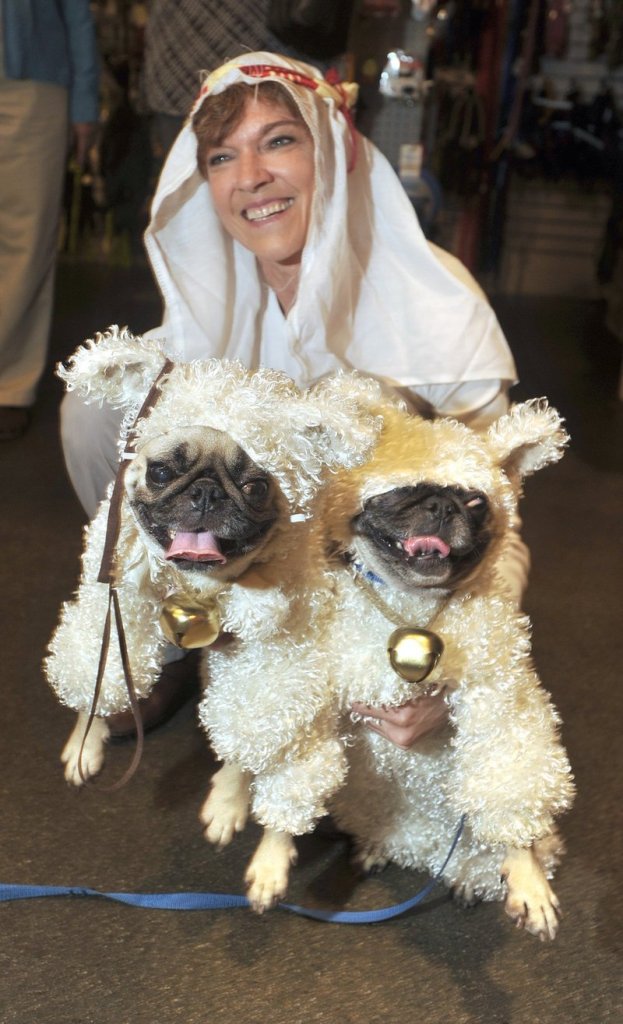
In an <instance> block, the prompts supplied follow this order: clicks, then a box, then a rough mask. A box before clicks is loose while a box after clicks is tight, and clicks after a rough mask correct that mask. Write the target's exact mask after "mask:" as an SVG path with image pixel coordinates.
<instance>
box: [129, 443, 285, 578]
mask: <svg viewBox="0 0 623 1024" xmlns="http://www.w3.org/2000/svg"><path fill="white" fill-rule="evenodd" d="M125 488H126V493H127V496H128V499H129V501H130V504H131V506H132V509H133V511H134V514H135V516H136V518H137V520H138V523H139V525H140V526H141V527H142V529H143V530H144V531H145V532H146V533H147V534H148V536H149V538H150V541H151V542H152V547H153V546H154V544H155V546H156V547H157V548H158V549H159V551H161V553H162V557H163V558H165V559H167V560H168V561H171V562H174V563H176V564H177V565H179V567H180V568H182V569H188V570H192V569H195V570H200V571H202V572H207V573H212V574H216V575H222V576H224V577H232V576H235V575H237V574H238V573H239V572H242V571H243V569H244V568H246V566H247V565H249V564H250V563H251V562H252V561H253V560H254V558H256V557H257V555H258V554H259V553H260V551H261V550H262V549H263V548H264V547H265V546H266V544H267V542H268V540H269V538H270V536H271V535H272V533H273V530H274V527H275V524H276V523H277V520H278V518H279V515H280V507H279V491H278V488H277V486H276V484H275V482H274V480H273V479H272V477H271V476H270V475H269V474H268V473H266V472H264V471H263V470H262V469H260V468H259V467H258V466H257V465H256V464H255V463H254V462H253V461H252V459H250V458H249V456H248V455H247V454H246V452H245V451H243V449H242V448H240V446H239V445H238V444H236V442H235V441H233V440H232V439H231V438H230V437H229V435H228V434H225V433H224V432H223V431H220V430H213V429H212V428H210V427H192V428H184V429H183V430H182V429H180V430H175V431H170V432H169V433H167V434H164V435H162V436H160V437H157V438H155V439H153V440H151V441H149V442H147V444H145V445H143V446H142V447H141V448H140V451H139V452H138V454H137V455H136V457H135V458H134V459H133V461H132V462H131V464H130V466H129V467H128V469H127V471H126V477H125Z"/></svg>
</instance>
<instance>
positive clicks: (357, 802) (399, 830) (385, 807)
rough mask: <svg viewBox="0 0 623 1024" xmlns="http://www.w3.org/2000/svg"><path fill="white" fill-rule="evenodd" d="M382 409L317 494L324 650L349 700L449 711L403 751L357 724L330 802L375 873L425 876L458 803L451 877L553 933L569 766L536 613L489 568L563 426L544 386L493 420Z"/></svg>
mask: <svg viewBox="0 0 623 1024" xmlns="http://www.w3.org/2000/svg"><path fill="white" fill-rule="evenodd" d="M384 421H385V425H384V430H383V433H382V436H381V438H380V441H379V443H378V445H377V446H376V448H375V450H374V453H373V455H372V457H371V458H370V459H369V460H368V461H367V462H366V464H365V465H363V466H360V467H357V468H355V469H353V470H347V471H344V472H342V473H338V474H337V475H336V477H335V478H334V479H333V480H331V481H330V482H329V483H328V485H327V488H326V490H325V492H324V519H325V529H326V532H327V536H328V539H329V542H330V544H331V545H332V547H333V550H334V551H335V552H336V553H337V556H338V557H339V558H340V559H341V561H342V569H341V571H336V572H335V574H334V587H335V598H334V606H335V608H336V618H335V620H334V622H333V626H332V629H331V631H330V634H329V636H328V641H327V653H328V657H329V660H330V663H331V669H332V672H333V674H334V681H335V685H336V687H337V689H338V694H339V697H338V699H339V703H340V706H341V707H342V708H343V709H347V708H348V707H349V705H350V704H351V703H352V702H353V701H363V702H364V703H366V704H368V705H369V706H371V707H374V706H376V707H379V706H381V705H389V706H398V705H400V704H402V703H404V702H405V701H407V700H408V699H409V698H411V697H413V696H414V695H417V694H418V693H421V692H425V690H426V688H428V689H432V690H439V689H442V688H443V689H444V690H445V700H446V703H447V704H448V706H449V710H450V723H449V726H448V728H447V729H445V730H443V731H441V732H438V733H436V734H434V735H431V736H429V737H427V738H424V739H422V740H420V741H419V742H418V743H417V744H416V745H415V746H414V747H413V748H412V749H410V750H404V749H400V748H398V747H396V746H394V745H393V744H391V743H389V742H388V741H387V740H385V739H384V738H383V737H381V736H380V735H379V734H377V733H376V732H374V731H372V730H370V729H366V728H365V727H363V726H361V725H358V726H356V727H355V729H354V730H353V732H352V737H351V741H350V743H351V745H349V747H348V760H349V773H348V777H347V782H346V785H345V786H344V787H343V788H341V789H340V791H339V792H338V793H337V794H336V795H335V797H334V798H333V800H332V801H331V812H332V814H333V816H334V819H335V821H336V822H337V824H338V825H339V826H340V827H341V828H343V829H344V830H345V831H347V832H349V833H350V834H351V835H352V836H354V838H355V840H356V844H357V848H358V860H359V862H360V864H361V865H362V866H363V867H364V868H365V869H368V870H370V869H373V868H375V867H379V866H382V865H383V864H384V863H386V862H387V861H388V860H391V861H394V862H396V863H397V864H399V865H401V866H403V867H411V868H416V869H424V870H427V871H429V872H430V873H432V874H437V873H438V872H439V871H440V869H441V867H442V865H443V862H444V859H445V857H446V855H447V854H448V850H449V848H450V845H451V843H452V839H453V836H454V835H455V833H456V830H457V824H458V822H459V821H460V819H461V817H462V816H463V815H465V816H466V817H465V826H464V831H463V834H462V837H461V840H460V842H459V844H458V846H457V848H456V851H455V852H454V855H453V856H452V858H451V859H450V862H449V863H448V865H447V867H446V868H445V870H444V871H443V880H444V882H445V883H446V884H447V885H448V886H450V887H451V888H452V889H453V891H454V894H455V895H456V896H458V898H459V899H460V901H462V902H463V903H465V904H470V903H472V902H474V901H475V900H477V899H484V900H502V899H505V900H506V911H507V913H508V914H509V915H510V916H511V918H513V919H514V921H515V922H516V924H517V925H518V926H519V927H522V926H523V927H525V928H526V929H527V930H528V931H529V932H531V933H533V934H535V935H538V936H539V937H541V938H542V939H544V938H550V939H552V938H554V936H555V934H556V931H557V927H558V911H559V906H558V901H557V899H556V896H555V895H554V893H553V892H552V889H551V887H550V885H549V882H548V880H547V879H548V877H549V878H551V875H552V871H553V868H554V866H555V865H556V864H557V862H558V859H559V857H560V854H561V852H562V844H561V840H560V838H559V836H558V834H557V832H556V828H555V824H554V823H555V819H556V818H557V816H558V815H559V814H560V813H561V812H563V811H564V810H565V809H567V808H568V807H569V806H570V804H571V802H572V797H573V785H572V777H571V773H570V768H569V764H568V761H567V757H566V754H565V751H564V749H563V747H562V746H561V743H560V740H559V735H558V727H559V719H558V716H557V713H556V711H555V710H554V708H553V706H552V704H551V702H550V699H549V697H548V695H547V694H546V693H545V691H544V690H543V689H542V687H541V685H540V683H539V679H538V677H537V675H536V673H535V671H534V668H533V666H532V664H531V661H530V635H529V623H528V620H527V619H526V617H525V616H524V615H522V614H520V613H519V612H518V611H517V610H516V609H515V607H514V605H513V603H512V602H511V601H510V600H509V599H508V597H507V596H506V594H505V592H504V589H503V586H502V584H501V581H500V580H499V579H498V578H497V576H496V571H495V564H496V560H497V559H498V558H499V555H500V552H501V551H502V550H503V547H504V544H505V539H506V538H508V536H509V530H510V524H511V522H512V520H513V516H514V515H515V512H516V506H517V500H518V495H519V491H520V486H521V481H522V479H523V478H524V477H526V476H527V475H529V474H531V473H533V472H535V471H536V470H538V469H540V468H541V467H542V466H545V465H547V464H548V463H551V462H555V461H557V460H558V459H559V458H560V457H561V455H562V453H563V449H564V446H565V444H566V442H567V436H566V434H565V432H564V430H563V427H562V423H561V420H560V418H559V416H558V414H557V413H556V412H555V410H553V409H551V408H549V407H548V406H547V404H546V403H545V402H544V401H542V400H541V401H534V402H528V403H525V404H523V405H517V406H514V407H513V408H512V409H511V411H510V412H509V413H508V414H507V415H505V416H502V417H501V418H500V419H499V420H498V421H497V422H496V423H495V424H494V425H493V426H491V427H490V428H489V430H488V431H487V432H486V433H484V434H476V433H475V432H473V431H471V430H469V429H468V428H467V427H465V426H464V425H462V424H460V423H458V422H455V421H451V420H436V421H432V422H429V421H425V420H421V419H418V418H415V417H409V416H407V415H406V414H404V413H402V412H401V411H400V410H394V411H391V410H387V409H386V410H385V413H384ZM421 630H424V631H425V633H424V635H423V636H421V635H420V631H421ZM428 634H433V636H432V638H431V637H430V636H429V635H428ZM335 637H337V638H338V639H339V642H338V643H337V644H336V643H332V638H335ZM436 638H440V639H441V641H442V645H443V653H441V656H439V654H440V650H441V645H438V644H437V639H436ZM423 643H424V653H423V654H422V650H421V645H422V644H423ZM414 645H415V646H414ZM427 668H431V669H432V670H431V671H430V673H429V674H428V675H427V676H426V679H425V681H424V682H422V683H420V684H419V685H418V684H414V679H415V678H416V677H418V678H421V677H422V675H423V673H424V672H425V671H426V670H427Z"/></svg>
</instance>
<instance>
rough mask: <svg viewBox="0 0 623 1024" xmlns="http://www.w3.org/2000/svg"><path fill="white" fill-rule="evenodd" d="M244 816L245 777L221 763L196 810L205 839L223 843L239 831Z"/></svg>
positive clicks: (247, 786)
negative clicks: (204, 798) (199, 806)
mask: <svg viewBox="0 0 623 1024" xmlns="http://www.w3.org/2000/svg"><path fill="white" fill-rule="evenodd" d="M248 815H249V784H248V777H247V775H246V774H245V773H244V772H242V771H240V769H238V768H236V767H234V766H233V765H224V766H223V767H222V768H221V769H220V771H218V772H217V773H216V775H215V776H214V778H213V780H212V788H211V789H210V792H209V794H208V796H207V798H206V800H205V801H204V803H203V806H202V808H201V811H200V812H199V820H200V821H201V824H202V825H203V826H204V835H205V837H206V839H207V840H208V842H209V843H213V844H214V846H218V847H220V848H222V847H224V846H227V845H228V843H231V841H232V839H233V838H234V836H235V834H236V832H242V830H243V829H244V827H245V825H246V823H247V817H248Z"/></svg>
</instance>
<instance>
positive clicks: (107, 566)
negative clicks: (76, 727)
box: [78, 359, 173, 792]
mask: <svg viewBox="0 0 623 1024" xmlns="http://www.w3.org/2000/svg"><path fill="white" fill-rule="evenodd" d="M172 369H173V363H172V362H171V360H170V359H166V360H165V362H164V363H163V365H162V368H161V370H160V373H159V374H158V376H157V377H156V379H155V381H154V382H153V384H152V386H151V388H150V389H149V392H148V394H147V397H146V398H145V401H144V402H143V404H142V406H141V408H140V410H139V413H138V415H137V417H136V419H135V421H134V425H133V427H132V429H131V430H130V432H129V434H128V438H127V442H126V446H125V454H126V456H131V455H133V454H134V450H135V441H136V425H137V423H138V422H139V420H141V419H143V417H144V416H145V415H146V414H147V413H148V412H149V410H150V409H151V407H152V406H153V405H154V404H155V402H156V401H157V400H158V396H159V393H160V383H161V380H162V378H163V377H164V376H165V375H166V374H167V373H170V371H171V370H172ZM127 465H128V460H127V458H125V459H122V460H121V462H120V463H119V468H118V470H117V475H116V477H115V482H114V485H113V491H112V494H111V497H110V507H109V512H108V522H107V525H106V537H105V540H104V550H103V553H102V560H101V563H100V568H99V573H98V577H97V580H98V583H103V584H106V585H107V586H108V609H107V612H106V619H105V621H104V631H103V634H102V647H101V651H100V658H99V664H98V666H97V678H96V680H95V687H94V690H93V700H92V702H91V710H90V712H89V717H88V720H87V724H86V728H85V730H84V735H83V737H82V746H81V747H80V753H79V755H78V771H79V773H80V778H81V779H82V781H83V782H86V781H87V780H86V778H85V777H84V775H83V772H82V754H83V751H84V745H85V743H86V739H87V736H88V734H89V731H90V729H91V726H92V724H93V719H94V718H95V715H96V711H97V703H98V701H99V696H100V692H101V689H102V681H103V678H104V672H105V670H106V662H107V660H108V651H109V647H110V634H111V620H112V616H113V615H114V619H115V628H116V633H117V642H118V644H119V653H120V655H121V664H122V666H123V675H124V678H125V683H126V687H127V690H128V697H129V699H130V708H131V711H132V715H133V718H134V723H135V726H136V747H135V750H134V755H133V757H132V761H131V763H130V765H129V766H128V768H127V769H126V771H125V772H124V774H123V776H122V778H121V779H119V781H118V782H115V783H113V785H112V786H102V787H100V788H102V789H104V790H106V791H107V792H113V791H115V790H117V789H121V788H122V786H124V785H125V784H126V782H128V781H129V779H131V778H132V776H133V775H134V773H135V771H136V769H137V768H138V765H139V763H140V760H141V757H142V755H143V743H144V730H143V720H142V718H141V714H140V711H139V707H138V698H137V696H136V690H135V687H134V680H133V678H132V668H131V665H130V657H129V654H128V647H127V643H126V639H125V630H124V628H123V617H122V615H121V606H120V604H119V594H118V591H117V588H116V585H115V584H116V579H115V548H116V544H117V540H118V538H119V526H120V521H121V520H120V511H121V502H122V500H123V478H124V475H125V470H126V467H127Z"/></svg>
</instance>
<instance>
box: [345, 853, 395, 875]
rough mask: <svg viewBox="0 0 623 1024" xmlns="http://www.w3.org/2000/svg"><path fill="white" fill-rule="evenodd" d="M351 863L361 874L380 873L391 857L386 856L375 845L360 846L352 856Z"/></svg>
mask: <svg viewBox="0 0 623 1024" xmlns="http://www.w3.org/2000/svg"><path fill="white" fill-rule="evenodd" d="M351 864H352V866H353V868H354V870H355V871H356V872H357V873H358V874H360V875H378V874H379V873H380V872H381V871H382V870H383V869H384V868H386V867H387V865H388V864H389V857H385V856H384V855H383V854H382V853H380V851H379V850H378V849H377V848H376V847H375V846H359V847H357V849H356V850H355V852H354V854H353V856H352V858H351Z"/></svg>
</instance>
